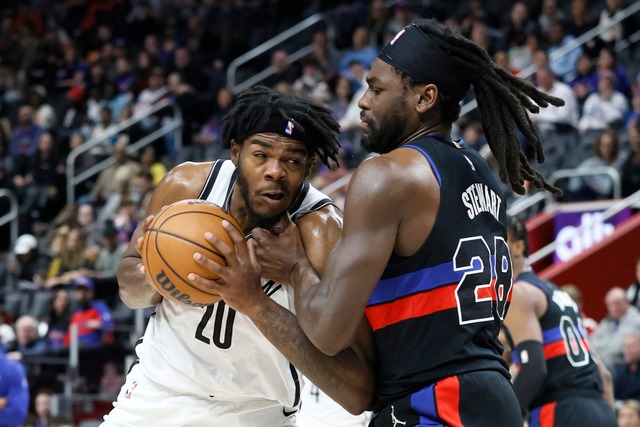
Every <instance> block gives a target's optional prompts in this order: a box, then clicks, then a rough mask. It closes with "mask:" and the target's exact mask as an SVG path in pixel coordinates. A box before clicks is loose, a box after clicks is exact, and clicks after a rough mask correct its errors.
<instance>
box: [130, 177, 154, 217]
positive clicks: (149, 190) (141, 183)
mask: <svg viewBox="0 0 640 427" xmlns="http://www.w3.org/2000/svg"><path fill="white" fill-rule="evenodd" d="M155 188H156V184H155V183H154V179H153V174H152V173H151V172H149V171H146V170H141V171H140V173H139V174H138V177H137V179H136V201H135V202H136V219H137V220H139V221H142V220H143V219H144V218H145V217H146V214H145V213H146V212H147V205H148V204H149V201H150V200H151V195H152V194H153V190H155Z"/></svg>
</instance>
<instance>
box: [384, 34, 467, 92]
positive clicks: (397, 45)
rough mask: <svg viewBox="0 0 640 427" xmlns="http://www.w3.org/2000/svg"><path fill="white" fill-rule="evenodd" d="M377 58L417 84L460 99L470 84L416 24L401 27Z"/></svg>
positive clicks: (435, 43)
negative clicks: (433, 87) (425, 85)
mask: <svg viewBox="0 0 640 427" xmlns="http://www.w3.org/2000/svg"><path fill="white" fill-rule="evenodd" d="M378 58H380V59H381V60H382V61H384V62H386V63H387V64H389V65H391V66H392V67H395V68H397V69H398V70H400V71H402V72H404V73H406V74H408V75H409V76H411V77H413V78H414V79H416V80H417V81H419V82H420V83H427V84H429V83H433V84H435V85H436V86H437V87H438V89H439V90H440V92H441V93H443V94H444V95H449V96H451V97H452V98H454V99H455V100H456V101H460V100H462V98H464V96H465V94H466V93H467V91H468V90H469V85H470V84H471V83H470V82H469V81H468V80H467V79H465V78H464V77H462V76H460V75H459V74H458V73H457V72H456V67H455V66H454V65H453V64H452V63H451V60H450V59H449V57H448V55H447V54H446V53H445V52H443V51H442V49H440V47H439V46H438V44H437V42H436V41H435V40H433V39H432V38H431V37H430V36H429V35H428V34H426V33H425V32H423V31H422V30H421V29H420V28H418V26H416V24H410V25H407V26H406V27H404V28H403V29H402V30H401V31H400V32H399V33H398V34H396V36H395V37H394V38H393V39H392V40H391V41H390V42H389V43H387V45H386V46H385V47H383V48H382V50H381V51H380V53H379V54H378Z"/></svg>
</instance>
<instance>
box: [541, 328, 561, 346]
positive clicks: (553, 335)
mask: <svg viewBox="0 0 640 427" xmlns="http://www.w3.org/2000/svg"><path fill="white" fill-rule="evenodd" d="M563 339H564V338H562V333H561V332H560V328H552V329H547V330H546V331H543V332H542V342H543V343H545V344H548V343H551V342H556V341H562V340H563Z"/></svg>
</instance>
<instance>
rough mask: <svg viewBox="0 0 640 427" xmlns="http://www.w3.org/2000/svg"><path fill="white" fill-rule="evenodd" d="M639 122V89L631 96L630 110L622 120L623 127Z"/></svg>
mask: <svg viewBox="0 0 640 427" xmlns="http://www.w3.org/2000/svg"><path fill="white" fill-rule="evenodd" d="M638 121H640V88H639V89H636V90H634V91H633V95H632V96H631V110H629V112H628V113H627V117H625V119H624V124H625V126H629V124H630V123H637V122H638Z"/></svg>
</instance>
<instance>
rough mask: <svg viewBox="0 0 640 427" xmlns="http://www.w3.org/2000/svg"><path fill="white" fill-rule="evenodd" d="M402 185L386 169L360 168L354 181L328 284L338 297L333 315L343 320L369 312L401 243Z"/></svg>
mask: <svg viewBox="0 0 640 427" xmlns="http://www.w3.org/2000/svg"><path fill="white" fill-rule="evenodd" d="M400 185H401V184H398V181H396V180H395V179H394V177H393V176H392V175H391V173H390V172H389V171H387V170H385V169H381V168H378V169H375V168H371V167H367V168H362V166H361V167H360V168H359V170H358V172H357V173H356V174H355V175H354V177H353V178H352V180H351V183H350V184H349V193H348V195H347V199H346V203H345V210H344V230H343V232H342V237H341V239H340V240H339V241H338V244H337V246H336V248H335V249H334V250H333V251H332V252H331V254H330V260H329V262H328V264H327V272H326V273H325V276H326V277H325V278H324V279H323V282H327V283H330V284H331V291H330V292H331V294H333V295H331V296H329V299H330V300H331V305H332V307H331V308H329V310H332V309H333V311H335V312H339V313H341V314H344V313H360V312H362V311H363V310H364V307H365V305H366V302H367V301H368V299H369V297H370V295H371V292H372V291H373V288H374V287H375V285H376V283H377V282H378V280H379V279H380V277H381V276H382V273H383V271H384V268H385V266H386V265H387V262H388V261H389V257H390V256H391V254H392V252H393V249H394V246H395V243H396V236H397V232H398V227H399V224H400V221H401V217H402V209H403V208H402V207H401V206H400V205H401V204H402V203H401V202H400V200H398V197H399V196H398V193H395V191H397V192H399V193H402V189H401V188H398V187H399V186H400ZM390 192H394V193H393V195H391V194H390ZM337 301H339V304H336V302H337ZM333 307H335V308H333ZM351 320H355V319H351Z"/></svg>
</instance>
